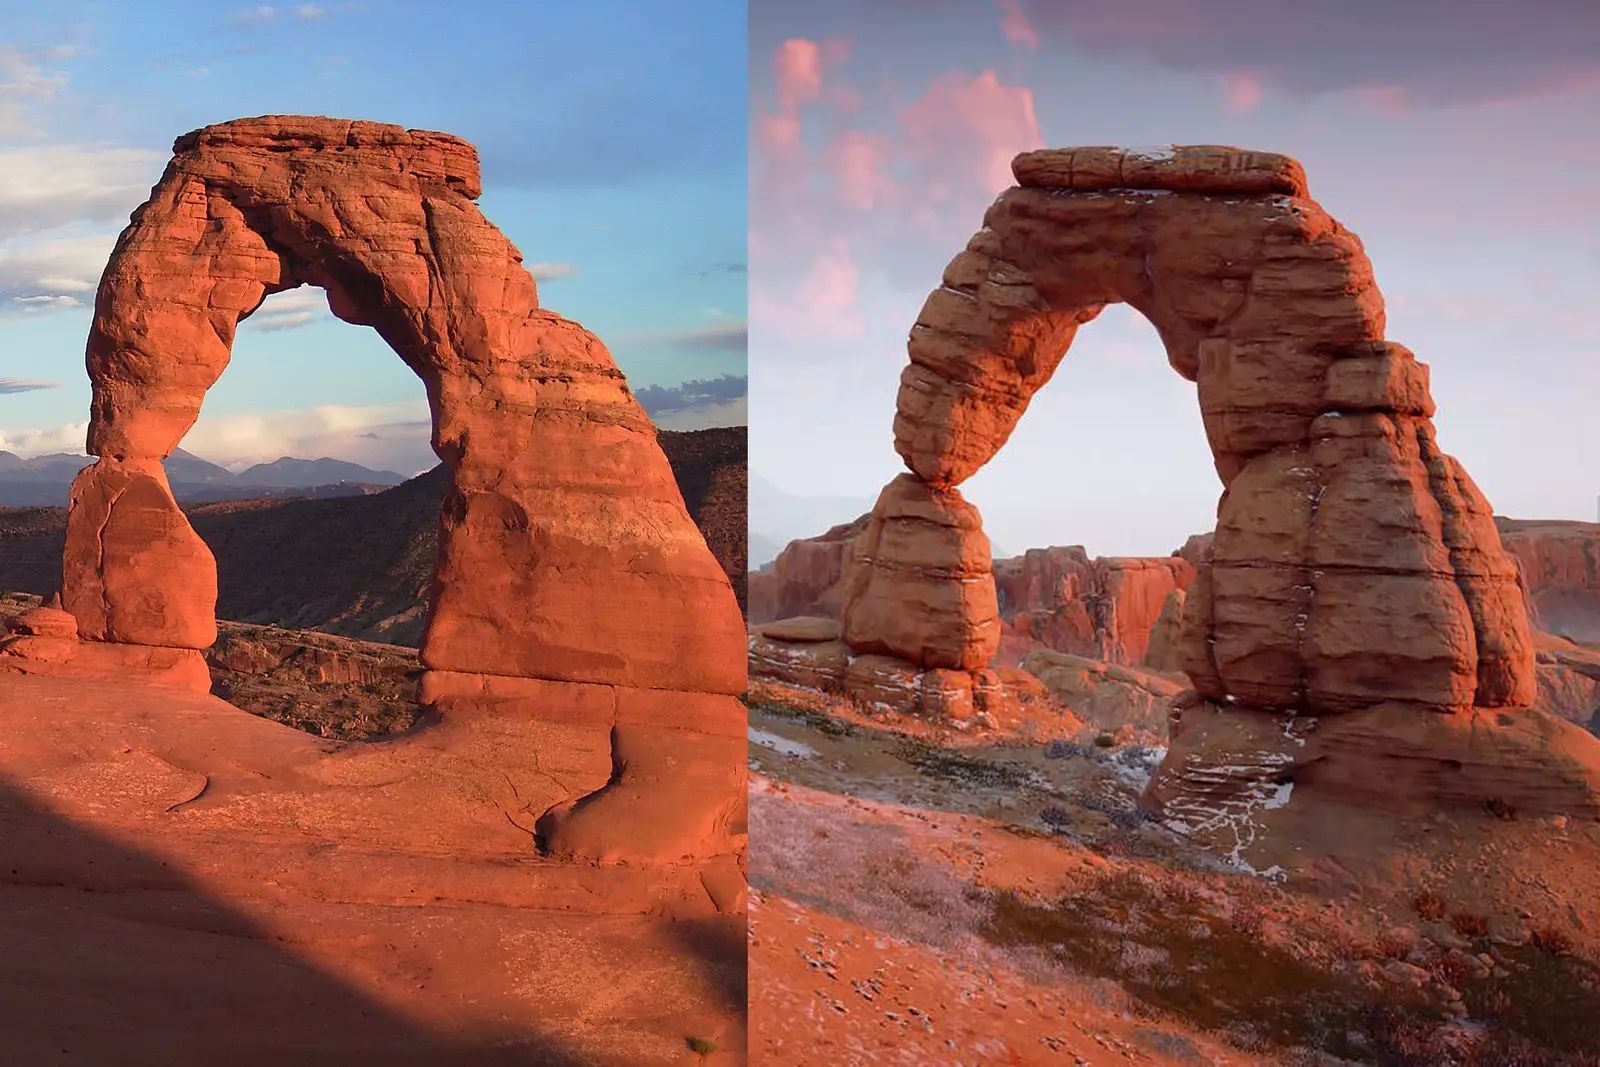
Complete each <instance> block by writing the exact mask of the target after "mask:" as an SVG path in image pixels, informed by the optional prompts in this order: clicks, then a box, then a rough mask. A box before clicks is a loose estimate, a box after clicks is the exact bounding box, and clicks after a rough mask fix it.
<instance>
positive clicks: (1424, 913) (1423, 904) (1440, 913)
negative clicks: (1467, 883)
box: [1411, 889, 1448, 922]
mask: <svg viewBox="0 0 1600 1067" xmlns="http://www.w3.org/2000/svg"><path fill="white" fill-rule="evenodd" d="M1411 907H1412V909H1413V910H1415V911H1416V913H1417V915H1418V916H1419V917H1420V918H1423V919H1426V920H1428V921H1429V922H1438V921H1439V920H1440V919H1443V918H1444V917H1445V913H1446V912H1447V911H1448V908H1447V907H1446V906H1445V902H1444V898H1442V897H1441V896H1439V894H1437V893H1435V892H1434V891H1433V890H1431V889H1424V890H1422V891H1421V892H1420V893H1418V894H1417V895H1416V896H1415V897H1412V898H1411Z"/></svg>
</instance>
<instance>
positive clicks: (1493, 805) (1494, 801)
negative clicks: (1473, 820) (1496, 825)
mask: <svg viewBox="0 0 1600 1067" xmlns="http://www.w3.org/2000/svg"><path fill="white" fill-rule="evenodd" d="M1483 810H1484V811H1486V812H1488V813H1489V814H1490V815H1493V816H1494V817H1495V818H1496V819H1504V820H1506V821H1507V822H1509V821H1510V820H1512V819H1515V818H1516V817H1517V809H1516V808H1514V807H1512V806H1511V803H1510V802H1509V801H1507V800H1505V799H1503V798H1501V797H1489V798H1488V799H1487V800H1485V801H1484V802H1483Z"/></svg>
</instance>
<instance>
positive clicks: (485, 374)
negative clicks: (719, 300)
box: [63, 116, 745, 859]
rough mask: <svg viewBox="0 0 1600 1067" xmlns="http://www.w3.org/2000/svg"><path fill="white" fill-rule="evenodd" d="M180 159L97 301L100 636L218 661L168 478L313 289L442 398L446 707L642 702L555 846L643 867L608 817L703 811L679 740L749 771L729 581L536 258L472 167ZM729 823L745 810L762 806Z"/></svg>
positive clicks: (595, 349)
mask: <svg viewBox="0 0 1600 1067" xmlns="http://www.w3.org/2000/svg"><path fill="white" fill-rule="evenodd" d="M173 151H174V156H173V159H172V161H171V163H169V164H168V166H167V170H166V172H165V174H164V175H163V176H162V178H161V181H160V182H159V183H158V184H157V185H156V187H155V189H154V190H153V191H152V193H151V196H150V199H149V200H148V201H147V202H146V203H145V204H144V205H143V206H141V207H140V208H139V209H138V210H137V211H135V212H134V215H133V219H132V223H131V225H129V227H128V228H127V229H126V230H124V231H123V233H122V235H121V237H120V238H119V239H118V241H117V245H116V248H115V250H114V251H113V252H112V255H111V260H110V262H109V264H108V265H107V267H106V270H105V273H104V275H103V277H102V278H101V281H100V288H99V292H98V294H97V298H96V303H95V318H94V322H93V325H92V327H91V330H90V335H89V344H88V369H89V376H90V379H91V382H92V384H93V388H94V399H93V404H92V408H91V413H90V422H89V432H88V451H89V452H90V453H91V454H92V455H95V456H98V457H99V459H98V461H97V462H96V463H95V464H94V465H93V466H91V467H89V468H87V469H85V470H84V471H83V473H82V474H80V475H79V477H78V480H77V482H76V483H75V484H74V486H73V491H72V504H71V508H70V513H69V520H68V530H67V545H66V552H65V566H64V585H63V595H64V602H65V606H66V609H67V610H68V611H69V612H71V613H72V614H73V615H74V616H75V617H76V618H77V621H78V629H79V632H80V634H82V636H83V637H85V638H88V639H90V640H93V641H99V642H112V643H119V644H131V645H140V646H149V647H166V648H176V649H194V650H198V649H203V648H205V647H207V646H209V645H210V644H211V643H212V641H213V640H214V639H215V637H216V628H215V624H214V622H213V618H214V604H215V601H216V569H215V564H214V562H213V560H212V557H211V554H210V552H209V551H208V550H207V548H206V546H205V544H204V543H203V542H202V541H201V540H200V538H199V537H198V536H196V535H195V533H194V531H193V530H192V529H191V528H190V527H189V524H188V522H187V521H186V519H185V518H184V516H183V514H182V512H181V511H179V509H178V507H177V505H176V503H174V502H173V499H172V494H171V491H170V489H169V486H168V484H167V481H166V476H165V473H164V472H163V470H162V466H161V460H162V459H163V458H164V457H166V456H167V455H169V454H170V453H171V452H172V450H173V449H174V448H176V447H177V445H178V442H179V441H180V440H181V439H182V437H183V436H184V434H185V433H186V432H187V431H188V430H189V428H190V427H191V426H193V424H194V422H195V419H196V417H197V416H198V414H199V411H200V405H201V402H202V400H203V399H204V397H205V393H206V390H207V389H209V388H210V387H211V385H212V384H213V383H214V382H215V381H216V380H217V379H218V377H219V376H220V375H221V374H222V372H223V370H224V368H225V367H226V366H227V363H228V358H229V350H230V347H231V345H232V342H233V337H234V331H235V328H236V326H237V324H238V322H239V321H240V320H241V319H243V318H245V317H247V316H248V315H250V314H251V313H253V312H254V311H255V310H256V309H257V308H258V307H260V305H261V303H262V301H263V300H264V299H265V298H266V297H267V296H268V295H270V294H272V293H277V292H282V291H284V290H286V289H292V288H295V287H297V286H300V285H313V286H317V287H319V288H321V289H323V290H324V291H325V292H326V293H327V296H328V302H329V307H330V309H331V310H332V311H333V313H334V314H335V315H336V316H338V317H339V318H341V319H343V320H345V321H346V322H350V323H354V324H357V325H363V326H371V327H372V328H374V329H375V330H377V332H378V333H379V334H380V335H381V336H382V337H383V338H384V340H385V341H387V342H388V343H389V345H390V346H391V347H392V348H393V349H394V350H395V351H396V352H397V353H398V354H399V356H400V358H401V359H403V360H404V361H405V362H406V364H407V365H408V366H410V367H411V368H412V370H414V371H415V372H416V373H417V375H418V376H419V377H420V378H421V379H422V381H423V384H424V386H425V387H426V390H427V395H428V399H429V404H430V407H431V409H432V416H433V447H434V450H435V451H436V452H437V453H438V454H439V456H440V458H441V459H442V460H443V461H444V465H445V467H446V468H447V471H448V479H449V486H448V489H447V491H446V493H445V498H444V505H443V508H442V510H441V515H440V536H439V542H440V547H439V554H438V566H437V572H436V577H435V582H434V587H433V588H434V595H433V597H432V603H431V605H430V611H429V615H428V621H427V626H426V630H425V633H424V635H423V640H422V648H421V658H422V662H423V665H424V666H425V667H427V668H429V669H430V671H431V672H432V674H434V675H438V676H440V677H439V679H437V680H436V683H435V684H433V685H432V686H431V687H430V688H429V691H430V692H431V693H432V694H433V695H434V697H435V698H436V699H437V701H438V702H439V703H440V705H441V707H444V706H450V705H462V704H474V703H479V702H482V699H483V698H484V694H486V693H498V692H500V691H501V690H511V691H517V692H521V691H522V689H523V688H524V686H523V683H532V682H541V683H547V684H573V685H582V686H591V687H601V688H604V689H605V690H606V691H609V687H615V688H616V690H617V691H619V692H622V691H626V692H629V693H639V694H645V695H641V696H640V697H639V698H638V699H637V700H634V701H632V702H631V703H630V707H631V708H632V709H633V710H632V711H631V712H630V713H629V714H628V715H625V716H624V715H620V714H619V713H617V712H616V711H615V709H614V708H611V709H610V710H607V711H606V712H605V714H599V713H597V714H596V716H595V717H594V720H593V722H592V725H593V726H594V728H595V729H598V730H603V731H607V732H614V734H615V737H614V739H613V740H614V745H615V747H616V748H617V751H618V752H622V751H623V750H624V749H626V750H627V752H628V755H627V757H626V758H625V759H624V758H622V757H620V756H619V757H618V758H619V760H620V761H621V762H619V764H618V771H617V777H616V779H615V781H614V782H613V783H612V785H611V786H608V787H607V788H606V789H604V790H602V791H601V794H597V795H596V797H594V798H592V799H590V800H586V801H584V802H581V811H582V813H583V814H582V819H581V822H582V825H583V826H584V827H585V828H586V829H585V831H584V832H582V833H578V834H576V835H574V834H556V835H554V836H555V837H559V838H560V840H561V842H562V849H561V850H560V851H563V852H566V853H569V854H571V855H574V856H588V858H591V859H599V858H616V857H617V856H618V855H619V852H618V849H619V848H621V847H622V846H621V845H619V843H618V839H617V838H615V837H614V836H613V834H612V833H611V831H609V830H608V831H605V832H601V831H600V829H599V824H600V821H601V820H602V818H614V819H620V820H623V821H625V822H626V821H629V820H633V821H634V822H635V823H636V824H637V826H636V828H635V829H630V830H628V831H626V832H627V833H629V834H632V835H634V839H635V843H638V842H637V838H638V836H639V835H641V834H648V833H650V832H653V831H654V830H657V829H660V828H661V827H660V824H661V822H662V819H661V818H660V817H656V816H649V817H645V815H646V813H643V812H640V811H638V810H636V809H637V808H638V805H640V804H643V803H646V802H647V801H646V799H645V798H647V797H649V796H654V797H655V800H654V801H651V802H649V803H651V804H653V805H654V808H655V809H658V810H666V811H671V810H674V806H675V805H681V806H682V808H683V810H684V811H686V812H687V811H689V809H690V808H694V809H696V810H698V808H699V807H700V806H701V797H702V793H703V790H704V788H706V787H707V786H706V782H702V781H700V778H702V777H706V776H702V775H700V774H699V772H698V771H695V772H693V773H691V772H688V771H685V770H684V769H683V767H684V765H685V764H684V760H686V759H687V756H685V755H684V752H686V751H687V750H688V749H689V748H692V747H693V745H692V744H690V743H689V742H688V741H686V740H680V739H677V738H676V737H675V739H674V741H673V743H672V744H670V745H657V744H656V743H655V742H656V741H657V740H659V738H658V737H657V733H658V731H662V730H667V731H671V730H675V729H679V728H682V730H683V733H682V735H681V736H682V738H688V737H690V736H691V735H693V736H701V734H702V733H703V732H704V731H710V734H709V735H707V736H714V737H716V738H718V739H719V740H717V741H716V742H715V743H713V742H711V741H708V742H707V745H708V746H709V748H708V751H710V750H711V749H716V750H717V755H716V756H715V759H716V760H717V761H719V762H718V764H717V767H716V768H712V769H711V770H710V771H709V772H708V775H709V777H706V781H710V779H717V780H718V782H719V783H720V785H719V789H720V788H721V786H725V785H727V784H728V782H723V781H722V778H728V779H729V781H731V777H730V776H733V777H737V775H736V774H735V771H736V770H739V769H741V768H742V766H743V757H742V755H736V756H730V755H728V754H727V753H723V752H721V748H723V747H725V746H724V745H723V744H722V741H721V740H720V739H722V738H725V737H728V736H742V730H743V720H744V713H743V707H742V705H741V703H740V701H739V700H738V698H737V694H739V693H741V692H742V691H743V690H744V688H745V668H744V664H743V663H742V660H741V656H740V653H739V649H740V639H741V633H742V630H743V626H742V620H741V617H740V612H739V608H738V605H737V603H736V602H735V599H734V594H733V591H732V588H731V586H730V585H729V582H728V578H727V576H726V575H725V574H724V573H723V571H722V569H721V568H720V567H719V566H718V565H717V562H716V560H715V559H714V558H713V557H712V555H711V553H710V551H708V549H707V547H706V543H705V540H704V538H703V537H702V536H701V535H700V533H699V531H697V530H696V529H695V527H694V524H693V522H692V521H691V520H690V518H689V515H688V512H687V511H686V510H685V506H684V500H683V496H682V494H681V493H680V492H679V489H678V487H677V485H676V484H675V483H674V480H673V476H672V471H671V469H670V467H669V466H668V463H667V459H666V457H665V456H664V455H663V454H662V451H661V448H660V447H659V446H658V444H657V442H656V436H655V430H654V427H653V426H652V425H651V423H650V420H649V419H648V418H647V417H646V416H645V414H644V411H643V410H642V409H641V408H640V406H639V404H638V402H637V401H636V400H635V399H634V397H633V395H632V394H631V393H630V392H629V389H628V386H627V383H626V381H625V380H624V379H623V376H622V373H621V372H620V371H619V370H618V369H617V366H616V364H615V362H614V361H613V360H612V358H611V356H610V354H609V353H608V352H607V350H606V348H605V346H604V345H603V344H602V343H601V342H600V341H599V339H598V338H596V337H595V336H594V335H593V334H591V333H589V332H588V331H587V330H585V329H583V328H582V327H581V326H579V325H578V324H576V323H573V322H569V321H567V320H565V319H563V318H561V317H560V316H558V315H556V314H554V313H552V312H549V311H546V310H543V309H541V308H540V307H539V305H538V300H537V295H536V291H535V285H534V281H533V278H532V277H531V276H530V275H529V274H528V272H527V271H526V270H525V269H524V268H523V266H522V256H521V254H520V253H519V252H518V251H517V250H516V248H514V247H513V246H512V245H511V243H510V242H509V241H507V240H506V238H505V237H504V236H503V235H502V234H501V233H500V232H499V231H498V230H497V229H495V227H494V226H493V225H491V224H490V223H489V222H488V221H487V220H486V219H485V218H484V217H483V215H482V214H481V213H480V212H479V210H478V208H477V206H476V204H475V203H474V200H476V199H477V197H478V195H479V193H480V183H479V175H478V161H477V153H476V151H475V150H474V149H473V148H472V146H471V145H469V144H467V143H466V142H464V141H461V140H459V139H457V138H455V137H451V136H448V135H446V134H440V133H428V132H423V131H416V130H405V129H402V128H400V127H397V126H387V125H382V124H378V123H369V122H348V121H342V120H334V119H327V118H306V117H295V116H272V117H265V118H255V119H241V120H239V121H236V122H228V123H223V124H221V125H217V126H209V127H206V128H205V129H202V130H198V131H195V132H194V133H190V134H186V135H185V136H183V137H180V138H179V139H178V140H177V142H176V144H175V145H174V148H173ZM463 678H470V679H476V680H477V681H476V682H474V683H472V684H466V683H463V682H462V681H461V679H463ZM536 688H538V690H539V693H540V695H541V696H543V697H547V698H549V700H550V702H551V703H552V704H553V705H555V706H564V705H565V704H567V703H570V701H567V700H566V698H565V697H563V696H560V695H559V694H556V693H555V691H553V690H550V689H548V688H547V686H539V687H536ZM650 694H655V695H650ZM672 694H678V696H677V697H673V696H672ZM491 703H492V702H491ZM531 711H532V712H533V713H535V714H537V713H538V707H537V701H534V702H533V706H532V707H531ZM632 734H638V735H639V737H640V738H644V739H645V740H642V741H638V742H635V741H634V740H629V737H630V736H631V735H632ZM657 756H659V757H660V762H659V766H656V765H655V761H656V757H657ZM729 760H732V762H731V763H730V762H728V761H729ZM739 773H740V774H742V770H739ZM719 776H720V777H719ZM691 779H694V780H695V784H691ZM673 781H677V782H680V783H682V787H683V788H682V789H679V790H677V791H676V792H675V791H674V790H673V789H670V788H668V783H670V782H673ZM685 789H686V790H688V792H687V793H686V792H684V791H683V790H685ZM716 803H717V804H719V805H721V806H722V807H723V808H726V809H727V811H728V812H732V811H734V809H736V808H738V807H739V806H740V805H741V804H742V786H740V787H739V789H737V790H733V789H731V788H729V789H722V791H721V792H720V793H719V799H718V800H717V802H716ZM576 810H577V809H575V812H574V814H573V815H572V817H573V818H574V819H577V818H578V815H577V814H576ZM687 817H688V816H686V818H687ZM719 818H721V817H720V816H719ZM733 818H734V817H733V816H731V815H729V816H728V817H727V818H724V819H722V821H723V822H724V823H729V820H731V819H733ZM694 822H695V826H697V827H699V826H701V825H703V824H704V820H702V819H700V818H699V816H698V815H696V816H694ZM729 824H731V823H729ZM685 825H687V824H685ZM591 834H592V840H593V841H594V842H595V847H594V848H593V849H592V850H588V851H587V852H586V850H585V848H584V847H583V845H582V841H583V840H584V839H586V838H587V837H589V836H590V835H591ZM667 838H669V839H670V841H671V844H672V846H673V847H677V846H678V845H680V844H685V841H686V838H685V837H684V835H683V834H682V833H676V832H674V833H671V834H668V835H667ZM702 846H704V847H713V846H712V843H711V842H709V841H703V842H701V843H700V844H698V845H696V846H695V847H696V848H699V847H702ZM641 847H642V848H643V852H644V853H648V854H649V856H650V857H651V858H659V852H660V850H659V849H656V848H654V847H653V846H652V847H644V846H641ZM685 847H688V846H687V845H685ZM714 847H721V844H720V843H719V844H717V845H716V846H714Z"/></svg>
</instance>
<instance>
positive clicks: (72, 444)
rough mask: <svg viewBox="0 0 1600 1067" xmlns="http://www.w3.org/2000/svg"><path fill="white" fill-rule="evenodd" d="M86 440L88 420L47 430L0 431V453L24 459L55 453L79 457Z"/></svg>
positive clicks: (87, 437) (82, 452)
mask: <svg viewBox="0 0 1600 1067" xmlns="http://www.w3.org/2000/svg"><path fill="white" fill-rule="evenodd" d="M88 439H89V423H88V420H84V421H83V422H69V423H68V424H67V425H65V426H53V427H51V428H50V429H47V430H0V452H15V453H16V454H17V455H19V456H21V457H23V458H24V459H31V458H32V457H34V456H47V455H51V454H52V453H56V452H70V453H71V454H73V455H75V456H81V455H83V454H84V451H83V446H84V444H85V443H86V442H87V441H88Z"/></svg>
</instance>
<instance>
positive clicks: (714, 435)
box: [0, 426, 747, 646]
mask: <svg viewBox="0 0 1600 1067" xmlns="http://www.w3.org/2000/svg"><path fill="white" fill-rule="evenodd" d="M660 442H661V448H662V451H664V452H665V453H666V454H667V460H668V461H669V462H670V463H671V464H672V471H673V474H674V475H675V476H676V477H677V481H678V488H679V490H680V491H681V492H682V493H683V499H684V504H685V505H686V506H687V507H688V509H689V514H690V516H691V517H692V518H693V519H694V521H695V523H696V525H698V526H699V527H700V531H701V533H703V534H704V535H705V539H706V544H707V545H708V546H709V547H710V549H711V553H712V555H714V556H715V557H716V558H717V562H719V563H721V564H722V568H723V570H724V571H725V572H726V573H727V575H728V578H729V580H730V581H731V582H732V583H733V587H734V592H735V594H736V595H737V596H738V598H739V603H740V606H741V607H743V606H744V601H745V575H746V566H747V564H746V559H745V450H746V439H745V428H744V427H743V426H737V427H729V428H725V429H715V430H695V431H690V432H684V433H675V432H672V431H667V430H663V431H662V432H661V435H660ZM12 458H13V459H14V458H15V457H12ZM69 458H70V459H72V461H73V463H75V464H77V466H74V467H72V468H71V471H70V474H69V478H70V475H71V474H76V473H77V467H78V466H83V465H84V464H85V461H84V458H83V457H82V456H74V457H69ZM173 461H177V462H180V463H185V464H186V463H188V462H189V461H193V462H194V463H199V464H205V461H204V460H196V459H194V457H192V456H180V455H179V454H178V453H174V454H173ZM170 462H171V461H169V463H170ZM283 462H284V461H282V460H280V461H279V463H283ZM288 462H289V463H290V464H295V463H305V462H306V461H304V460H291V461H288ZM324 462H327V463H334V462H337V461H334V460H317V461H314V463H324ZM205 466H208V467H211V468H212V470H213V472H217V471H221V473H222V474H224V475H227V474H228V472H227V471H223V470H222V468H220V467H215V466H214V465H212V464H205ZM263 466H267V467H274V466H277V464H264V465H263ZM345 466H346V467H353V466H354V464H346V465H345ZM170 469H171V467H170V466H169V471H170ZM195 469H197V468H195ZM256 469H259V468H256ZM285 469H290V470H293V469H296V468H294V467H292V466H291V467H288V468H285ZM334 469H335V468H330V467H318V468H316V473H315V474H314V475H312V476H313V477H321V476H322V472H324V471H329V470H334ZM355 469H356V470H364V468H359V467H357V468H355ZM245 473H248V472H245ZM376 473H379V472H373V471H367V472H366V474H368V475H371V474H376ZM169 477H171V475H170V474H169ZM228 477H229V478H230V479H232V478H233V477H235V476H233V475H228ZM389 477H395V476H394V475H389ZM3 478H4V475H3V473H0V484H3ZM13 484H19V483H13ZM347 484H348V483H347ZM217 488H218V489H230V490H232V491H238V490H240V489H242V488H248V487H240V486H228V485H223V486H218V487H217ZM445 488H446V477H445V471H444V469H443V468H442V467H435V468H434V469H433V470H431V471H429V472H427V473H426V474H422V475H419V476H418V477H416V478H412V479H411V480H410V481H407V482H405V483H404V484H401V485H397V486H395V487H393V488H389V489H384V490H381V491H375V492H374V493H373V494H371V495H366V494H358V493H347V494H342V495H345V496H349V497H359V498H358V499H342V500H307V499H283V497H291V496H292V497H298V498H304V497H310V496H316V495H328V496H334V495H340V494H334V493H331V492H330V493H327V494H320V493H316V492H310V491H307V490H283V491H280V493H279V497H278V498H273V499H260V497H261V496H262V495H263V494H255V498H249V497H239V498H235V499H233V500H228V501H223V502H217V503H201V502H196V501H194V500H193V499H191V500H190V501H189V502H186V503H185V504H184V505H183V510H184V512H185V513H186V514H187V515H188V517H189V522H190V523H191V524H192V525H193V526H194V529H195V532H196V533H198V534H199V535H200V536H201V538H202V539H204V540H205V542H206V544H207V545H209V546H210V547H211V551H212V553H213V554H215V556H216V559H217V578H218V586H219V590H218V591H219V596H218V599H217V615H218V616H219V617H220V618H224V619H230V620H234V621H237V622H248V623H260V624H272V625H276V626H284V627H289V628H292V629H315V630H320V631H323V632H325V633H333V634H341V635H344V636H347V637H356V638H361V639H363V640H368V641H384V642H389V643H391V644H402V645H412V646H415V645H416V644H417V642H418V641H419V640H420V639H421V637H422V624H423V618H424V616H425V614H426V608H427V598H428V587H429V584H430V583H431V582H432V580H433V569H434V563H435V561H436V560H437V559H438V554H439V504H440V500H441V498H442V497H443V495H444V491H445ZM63 503H65V499H64V498H63ZM66 526H67V511H66V508H65V507H61V506H34V507H22V508H11V509H0V590H9V591H12V592H27V593H37V594H39V595H41V596H48V595H49V594H50V593H52V592H54V591H56V590H57V589H59V588H60V587H61V552H62V545H63V543H64V541H65V537H66Z"/></svg>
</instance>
